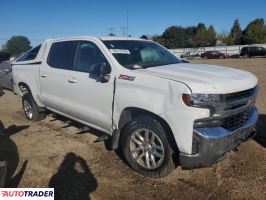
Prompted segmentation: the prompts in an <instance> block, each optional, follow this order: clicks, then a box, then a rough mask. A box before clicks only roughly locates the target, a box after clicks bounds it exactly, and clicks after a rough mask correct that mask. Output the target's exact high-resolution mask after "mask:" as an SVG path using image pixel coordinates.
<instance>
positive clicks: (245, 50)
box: [240, 46, 266, 58]
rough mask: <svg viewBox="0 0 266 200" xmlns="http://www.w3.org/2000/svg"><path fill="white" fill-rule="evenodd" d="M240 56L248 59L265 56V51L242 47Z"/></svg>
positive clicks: (253, 47) (258, 47)
mask: <svg viewBox="0 0 266 200" xmlns="http://www.w3.org/2000/svg"><path fill="white" fill-rule="evenodd" d="M240 56H244V57H246V58H250V57H252V56H266V49H265V48H264V47H260V46H250V47H243V48H242V49H241V52H240Z"/></svg>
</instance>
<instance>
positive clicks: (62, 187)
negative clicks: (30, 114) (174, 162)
mask: <svg viewBox="0 0 266 200" xmlns="http://www.w3.org/2000/svg"><path fill="white" fill-rule="evenodd" d="M192 62H193V63H209V64H217V65H223V66H230V67H235V68H239V69H243V70H247V71H250V72H253V73H254V74H255V75H256V76H257V77H258V79H259V85H260V94H259V97H258V100H257V106H258V108H259V111H260V117H259V122H258V126H257V130H258V134H257V136H256V138H254V140H250V141H248V142H245V143H243V144H242V145H241V146H240V147H239V148H238V149H237V150H235V151H232V152H230V153H228V155H227V157H226V158H225V159H224V160H223V161H221V162H219V163H218V164H215V165H213V166H212V167H208V168H203V169H196V170H189V171H188V170H182V169H180V167H178V168H177V169H176V170H175V171H174V172H173V173H172V174H171V175H170V176H168V177H165V178H163V179H159V180H152V179H148V178H145V177H142V176H140V175H138V174H136V173H134V172H133V171H132V170H131V169H130V168H129V167H128V166H127V165H126V164H125V163H124V162H123V160H122V159H120V156H119V154H117V153H116V152H113V151H108V150H107V148H106V146H105V145H104V143H94V142H93V141H94V140H95V139H96V138H97V135H99V134H100V132H98V131H95V130H88V131H80V129H79V128H80V127H81V125H80V124H78V123H73V122H69V121H67V120H66V119H64V118H62V117H59V116H52V115H50V116H48V117H47V118H46V119H45V120H44V121H41V122H38V123H29V122H28V121H27V120H25V117H24V114H23V112H22V109H21V100H20V99H19V97H18V96H14V95H13V93H11V92H9V91H5V92H6V94H5V95H4V96H3V97H1V98H0V121H1V123H0V129H1V130H2V133H4V136H0V156H1V157H2V159H3V158H5V159H6V160H8V162H9V163H10V164H9V168H8V181H7V185H8V186H9V187H54V188H55V191H56V195H57V198H56V199H62V200H68V199H73V200H74V199H75V200H83V199H84V200H85V199H261V200H264V199H266V101H265V98H266V90H265V89H266V88H265V87H266V59H265V58H252V59H225V60H194V61H192Z"/></svg>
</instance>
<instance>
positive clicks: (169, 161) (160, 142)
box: [121, 115, 175, 178]
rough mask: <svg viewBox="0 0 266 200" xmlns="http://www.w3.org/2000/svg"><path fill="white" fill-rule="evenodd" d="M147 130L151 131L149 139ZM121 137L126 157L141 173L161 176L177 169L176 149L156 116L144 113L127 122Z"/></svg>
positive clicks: (153, 176) (132, 166)
mask: <svg viewBox="0 0 266 200" xmlns="http://www.w3.org/2000/svg"><path fill="white" fill-rule="evenodd" d="M146 132H148V133H149V134H148V138H149V139H148V140H147V138H145V136H146V134H145V133H146ZM139 135H141V136H143V137H139ZM121 137H122V138H121V148H122V151H123V154H124V157H125V159H126V161H127V163H128V164H129V166H130V167H131V168H132V169H133V170H134V171H136V172H138V173H139V174H141V175H143V176H146V177H150V178H161V177H164V176H166V175H168V174H169V173H170V172H172V171H173V170H174V169H175V162H174V160H173V155H174V151H173V149H172V147H171V145H170V143H169V140H168V138H167V135H166V133H165V130H164V129H163V127H162V125H161V124H160V123H159V122H158V121H157V120H155V119H154V118H152V117H149V116H144V115H141V116H138V117H136V118H135V119H133V120H132V121H130V122H128V123H127V125H126V126H125V127H124V129H123V131H122V135H121ZM141 138H142V139H141ZM152 138H154V139H153V140H152ZM147 141H149V142H147ZM153 141H154V142H153ZM144 143H145V144H144ZM154 144H155V145H154ZM136 149H138V151H136ZM139 149H141V150H139ZM134 150H135V151H136V152H134ZM158 155H160V157H159V156H158ZM139 156H141V157H139ZM146 156H148V159H146V158H147V157H146ZM137 158H138V159H137ZM147 160H148V162H147ZM153 161H154V162H153ZM148 163H149V164H148ZM149 165H150V166H149Z"/></svg>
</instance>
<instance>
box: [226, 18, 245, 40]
mask: <svg viewBox="0 0 266 200" xmlns="http://www.w3.org/2000/svg"><path fill="white" fill-rule="evenodd" d="M227 42H228V43H229V44H235V45H239V44H241V43H242V30H241V27H240V23H239V21H238V19H236V20H235V21H234V24H233V27H232V28H231V31H230V34H229V36H228V41H227Z"/></svg>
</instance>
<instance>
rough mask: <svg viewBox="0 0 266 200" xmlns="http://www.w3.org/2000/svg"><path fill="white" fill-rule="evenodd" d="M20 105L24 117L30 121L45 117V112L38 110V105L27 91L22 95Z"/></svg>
mask: <svg viewBox="0 0 266 200" xmlns="http://www.w3.org/2000/svg"><path fill="white" fill-rule="evenodd" d="M22 107H23V111H24V113H25V116H26V118H27V119H28V120H30V121H34V122H37V121H40V120H42V119H44V118H45V113H44V112H40V111H39V107H38V106H37V104H36V103H35V101H34V99H33V97H32V96H31V94H29V93H26V94H24V95H23V97H22Z"/></svg>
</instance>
